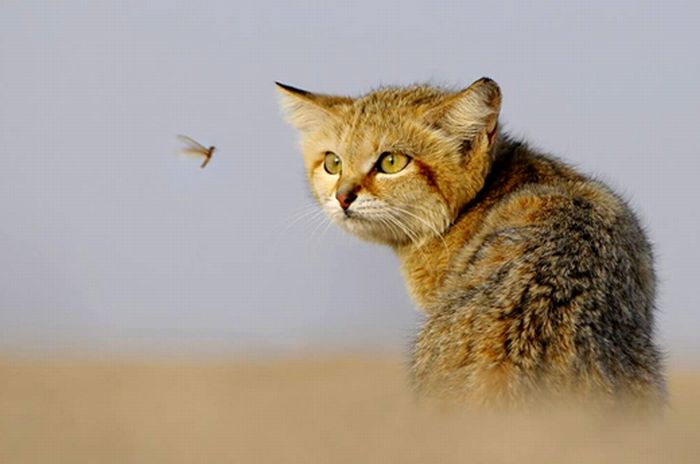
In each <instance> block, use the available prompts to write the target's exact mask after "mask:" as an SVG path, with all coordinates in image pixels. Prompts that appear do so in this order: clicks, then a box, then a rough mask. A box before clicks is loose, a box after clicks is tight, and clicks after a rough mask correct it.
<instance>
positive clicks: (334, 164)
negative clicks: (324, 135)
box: [323, 151, 343, 175]
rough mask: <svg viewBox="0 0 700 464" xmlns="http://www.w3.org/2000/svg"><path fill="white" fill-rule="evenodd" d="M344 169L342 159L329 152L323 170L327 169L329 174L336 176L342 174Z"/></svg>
mask: <svg viewBox="0 0 700 464" xmlns="http://www.w3.org/2000/svg"><path fill="white" fill-rule="evenodd" d="M342 167H343V162H342V161H341V160H340V157H339V156H338V155H336V154H335V153H333V152H332V151H327V152H326V157H325V158H324V160H323V169H325V170H326V172H327V173H328V174H333V175H335V174H338V173H339V172H340V169H341V168H342Z"/></svg>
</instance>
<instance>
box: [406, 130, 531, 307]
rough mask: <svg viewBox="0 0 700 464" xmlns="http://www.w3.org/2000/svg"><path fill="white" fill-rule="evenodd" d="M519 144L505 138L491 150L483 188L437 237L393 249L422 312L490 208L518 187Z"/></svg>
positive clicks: (409, 288) (428, 305) (410, 290)
mask: <svg viewBox="0 0 700 464" xmlns="http://www.w3.org/2000/svg"><path fill="white" fill-rule="evenodd" d="M521 145H522V144H520V143H519V142H513V141H511V140H509V139H508V138H504V139H502V140H500V141H499V143H498V145H497V146H496V147H494V150H495V152H494V156H493V159H494V163H493V165H492V169H491V170H490V173H489V175H488V176H487V178H486V179H485V182H484V187H483V188H482V189H481V191H480V192H479V193H478V194H477V195H476V197H475V198H473V199H472V200H471V201H469V202H467V203H466V204H465V205H464V206H463V207H462V209H461V211H460V212H459V214H458V215H457V218H456V219H455V220H454V221H453V223H452V224H451V225H450V226H449V227H448V228H447V230H446V231H445V232H444V233H443V234H442V235H441V236H432V237H426V238H425V239H423V240H422V241H419V242H416V243H409V244H404V245H400V246H397V247H395V251H396V254H397V255H398V257H399V260H400V262H401V272H402V273H403V276H404V279H405V280H406V284H407V287H408V290H409V293H410V294H411V296H412V298H413V299H414V301H415V302H416V303H417V304H418V306H420V307H421V308H422V309H423V310H425V311H426V312H430V308H431V306H433V305H432V304H431V303H432V302H433V301H434V299H435V294H436V292H437V291H438V290H439V288H440V287H441V285H442V283H443V280H444V277H445V274H446V271H447V269H448V267H449V264H450V261H451V259H452V258H453V257H454V255H455V254H456V253H457V252H458V251H459V250H461V249H462V248H463V246H464V244H465V243H467V242H468V241H469V239H470V238H471V237H472V236H473V235H474V234H475V233H476V232H477V230H478V229H479V227H480V225H481V224H482V221H483V219H484V217H485V216H486V214H487V213H488V212H489V210H490V208H491V207H492V206H493V204H494V203H496V202H497V201H498V200H499V199H500V198H502V197H503V196H505V195H507V194H508V193H510V192H512V191H513V190H515V189H516V188H517V187H518V185H519V179H518V176H514V175H513V171H515V172H517V166H516V165H518V164H522V163H523V160H520V159H516V158H519V154H518V150H519V149H520V148H521Z"/></svg>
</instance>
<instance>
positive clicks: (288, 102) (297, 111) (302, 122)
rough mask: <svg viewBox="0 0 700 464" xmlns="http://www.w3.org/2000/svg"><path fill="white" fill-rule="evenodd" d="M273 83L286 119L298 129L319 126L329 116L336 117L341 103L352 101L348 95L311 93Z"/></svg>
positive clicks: (310, 129)
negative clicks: (279, 96) (280, 95)
mask: <svg viewBox="0 0 700 464" xmlns="http://www.w3.org/2000/svg"><path fill="white" fill-rule="evenodd" d="M275 84H277V90H279V92H280V94H282V109H283V110H284V112H285V114H286V116H287V120H288V121H289V122H290V123H291V124H292V125H293V126H294V127H296V128H297V129H299V130H300V131H313V130H315V129H317V128H319V127H321V126H322V125H323V124H324V123H325V122H327V121H328V119H329V118H335V117H337V114H338V113H337V112H338V109H339V107H340V106H341V105H346V104H350V103H352V99H351V98H348V97H336V96H333V95H324V94H318V93H311V92H308V91H306V90H301V89H297V88H295V87H292V86H291V85H286V84H282V83H280V82H275Z"/></svg>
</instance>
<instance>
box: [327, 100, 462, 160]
mask: <svg viewBox="0 0 700 464" xmlns="http://www.w3.org/2000/svg"><path fill="white" fill-rule="evenodd" d="M449 94H450V93H449V92H448V91H446V90H443V89H440V88H435V87H428V86H412V87H384V88H380V89H377V90H374V91H372V92H370V93H368V94H366V95H364V96H361V97H359V98H356V99H354V100H353V102H352V104H351V105H348V106H347V107H345V108H344V111H343V113H342V117H341V118H340V120H338V121H337V126H336V127H335V131H334V132H335V133H336V134H337V136H338V139H339V140H338V141H339V143H340V145H341V147H342V149H343V151H344V152H345V155H346V156H347V157H349V158H353V159H356V158H364V157H365V156H367V155H370V154H374V153H375V152H376V151H377V150H379V149H382V147H385V146H386V145H387V144H392V143H395V142H396V140H394V139H395V138H396V137H399V136H400V135H401V130H400V129H401V128H402V127H406V126H410V125H411V124H412V123H413V122H415V121H416V120H418V119H419V118H420V116H421V114H422V113H423V112H424V111H425V110H426V109H429V108H432V107H434V106H435V105H437V104H439V103H440V102H442V101H444V98H445V97H446V96H447V95H449Z"/></svg>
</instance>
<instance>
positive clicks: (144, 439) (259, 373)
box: [0, 354, 700, 464]
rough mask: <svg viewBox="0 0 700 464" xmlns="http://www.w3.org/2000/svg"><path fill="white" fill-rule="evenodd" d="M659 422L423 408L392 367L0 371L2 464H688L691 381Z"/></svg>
mask: <svg viewBox="0 0 700 464" xmlns="http://www.w3.org/2000/svg"><path fill="white" fill-rule="evenodd" d="M669 390H670V405H669V408H668V410H667V411H666V413H665V415H664V416H663V417H662V418H659V419H654V420H650V421H649V420H647V421H639V420H630V419H628V418H627V419H623V418H619V417H617V418H610V417H607V418H602V417H599V416H595V417H593V416H588V415H586V414H581V413H580V412H575V411H559V412H557V413H552V412H550V413H537V412H535V413H530V414H527V415H525V414H519V415H513V414H511V415H504V414H496V413H492V414H486V413H480V414H476V413H468V412H465V411H454V410H445V409H441V410H437V409H435V408H432V407H430V408H429V407H425V406H424V405H422V404H421V403H420V402H419V401H417V399H416V398H415V397H414V395H413V393H412V392H411V390H410V388H409V386H408V383H407V380H406V369H405V366H404V365H403V363H402V361H401V359H400V358H394V357H388V356H370V355H367V354H365V355H362V356H350V355H343V356H328V357H304V358H295V359H276V360H257V361H252V360H251V361H241V360H238V361H215V362H214V361H208V362H201V361H199V362H195V361H173V360H170V361H159V362H156V361H150V362H146V361H125V360H120V361H116V360H113V361H106V360H100V361H95V360H93V361H69V360H55V359H54V360H50V361H46V360H44V361H39V360H27V359H21V360H20V359H17V358H15V359H12V358H0V463H9V464H15V463H16V464H20V463H71V464H78V463H204V462H206V463H219V462H221V463H224V462H225V463H256V464H258V463H261V464H262V463H339V464H342V463H407V464H410V463H453V462H454V463H489V464H497V463H520V464H526V463H535V462H536V463H569V462H571V463H574V462H576V463H582V462H590V463H627V462H629V463H657V462H658V463H662V462H663V463H665V464H670V463H698V462H700V375H699V374H697V373H693V372H690V371H682V370H680V371H675V372H673V373H672V374H671V375H670V377H669Z"/></svg>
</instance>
